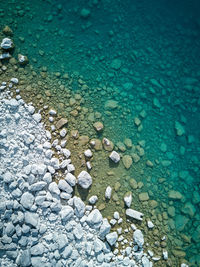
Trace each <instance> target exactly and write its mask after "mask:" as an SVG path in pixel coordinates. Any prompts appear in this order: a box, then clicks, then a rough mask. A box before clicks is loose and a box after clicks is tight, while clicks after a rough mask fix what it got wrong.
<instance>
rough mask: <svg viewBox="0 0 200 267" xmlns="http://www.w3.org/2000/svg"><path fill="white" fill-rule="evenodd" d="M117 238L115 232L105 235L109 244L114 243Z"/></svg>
mask: <svg viewBox="0 0 200 267" xmlns="http://www.w3.org/2000/svg"><path fill="white" fill-rule="evenodd" d="M117 239H118V234H117V232H112V233H109V234H107V235H106V240H107V241H108V243H109V244H110V245H111V246H113V245H114V244H115V243H116V241H117Z"/></svg>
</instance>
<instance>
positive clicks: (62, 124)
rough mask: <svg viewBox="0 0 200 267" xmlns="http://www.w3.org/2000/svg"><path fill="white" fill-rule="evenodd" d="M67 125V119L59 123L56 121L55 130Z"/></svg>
mask: <svg viewBox="0 0 200 267" xmlns="http://www.w3.org/2000/svg"><path fill="white" fill-rule="evenodd" d="M67 123H68V120H67V119H65V118H62V119H60V120H59V121H57V123H56V125H55V126H56V128H57V129H61V128H62V127H63V126H64V125H66V124H67Z"/></svg>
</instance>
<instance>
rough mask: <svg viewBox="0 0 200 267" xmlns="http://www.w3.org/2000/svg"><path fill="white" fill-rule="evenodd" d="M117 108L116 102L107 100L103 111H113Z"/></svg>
mask: <svg viewBox="0 0 200 267" xmlns="http://www.w3.org/2000/svg"><path fill="white" fill-rule="evenodd" d="M117 106H118V102H117V101H115V100H108V101H106V103H105V109H107V110H113V109H116V108H117Z"/></svg>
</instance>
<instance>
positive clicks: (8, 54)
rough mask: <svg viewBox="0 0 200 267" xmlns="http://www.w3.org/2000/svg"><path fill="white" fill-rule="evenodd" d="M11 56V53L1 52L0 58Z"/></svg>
mask: <svg viewBox="0 0 200 267" xmlns="http://www.w3.org/2000/svg"><path fill="white" fill-rule="evenodd" d="M10 57H11V54H10V53H3V54H0V60H2V59H7V58H10Z"/></svg>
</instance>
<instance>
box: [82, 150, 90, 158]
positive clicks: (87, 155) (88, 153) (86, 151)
mask: <svg viewBox="0 0 200 267" xmlns="http://www.w3.org/2000/svg"><path fill="white" fill-rule="evenodd" d="M84 155H85V156H86V157H87V158H91V157H92V151H91V150H90V149H87V150H85V151H84Z"/></svg>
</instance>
